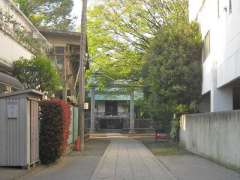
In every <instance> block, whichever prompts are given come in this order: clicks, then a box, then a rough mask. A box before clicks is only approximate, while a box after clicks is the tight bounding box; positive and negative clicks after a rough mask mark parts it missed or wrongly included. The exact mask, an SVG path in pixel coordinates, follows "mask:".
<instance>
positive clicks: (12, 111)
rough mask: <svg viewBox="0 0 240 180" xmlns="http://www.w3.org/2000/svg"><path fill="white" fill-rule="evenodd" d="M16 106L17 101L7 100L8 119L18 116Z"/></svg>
mask: <svg viewBox="0 0 240 180" xmlns="http://www.w3.org/2000/svg"><path fill="white" fill-rule="evenodd" d="M17 114H18V106H17V103H15V102H14V103H13V102H9V103H8V105H7V115H8V119H16V118H17V117H18V115H17Z"/></svg>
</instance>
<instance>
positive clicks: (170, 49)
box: [143, 21, 201, 130]
mask: <svg viewBox="0 0 240 180" xmlns="http://www.w3.org/2000/svg"><path fill="white" fill-rule="evenodd" d="M180 22H181V21H179V22H177V23H176V24H173V25H166V26H165V27H163V28H162V29H161V30H159V32H158V34H157V35H156V37H155V38H154V39H153V40H152V42H151V45H150V48H149V50H148V51H147V53H146V55H145V56H144V60H145V65H144V68H143V76H144V87H145V89H144V90H145V95H146V99H147V101H148V107H149V108H148V112H149V113H150V115H151V117H152V118H153V119H154V120H156V121H159V122H160V126H161V127H162V128H164V129H168V130H169V129H170V122H171V120H172V119H173V114H174V113H175V114H176V115H178V113H189V112H196V111H197V110H198V107H197V104H198V101H199V98H200V95H201V35H200V33H199V28H198V25H197V24H196V23H191V24H189V23H182V22H181V23H180ZM184 22H185V21H184Z"/></svg>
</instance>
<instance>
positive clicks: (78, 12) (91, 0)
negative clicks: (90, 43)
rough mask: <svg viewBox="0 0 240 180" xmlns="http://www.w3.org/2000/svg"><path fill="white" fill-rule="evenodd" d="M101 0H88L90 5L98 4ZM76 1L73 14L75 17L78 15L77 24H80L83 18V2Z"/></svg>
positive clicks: (74, 0)
mask: <svg viewBox="0 0 240 180" xmlns="http://www.w3.org/2000/svg"><path fill="white" fill-rule="evenodd" d="M100 1H101V0H88V6H94V5H96V4H98V3H99V2H100ZM73 2H74V7H73V11H72V16H73V17H77V18H78V19H77V21H76V26H79V25H80V20H81V9H82V6H81V2H82V0H73Z"/></svg>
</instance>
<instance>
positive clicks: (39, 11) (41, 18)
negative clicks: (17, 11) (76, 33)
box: [15, 0, 74, 30]
mask: <svg viewBox="0 0 240 180" xmlns="http://www.w3.org/2000/svg"><path fill="white" fill-rule="evenodd" d="M15 2H16V3H18V4H19V5H20V8H21V10H22V11H23V12H24V14H25V15H26V16H27V17H28V18H29V19H30V20H31V21H32V22H33V24H34V25H35V26H38V27H47V28H49V29H57V30H69V29H72V28H73V27H72V23H73V20H74V19H73V18H72V17H71V12H72V8H73V1H72V0H32V1H30V2H29V1H28V0H15Z"/></svg>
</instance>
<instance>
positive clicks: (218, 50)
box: [189, 0, 240, 112]
mask: <svg viewBox="0 0 240 180" xmlns="http://www.w3.org/2000/svg"><path fill="white" fill-rule="evenodd" d="M189 16H190V20H191V21H192V20H196V21H197V22H198V23H199V24H200V28H201V33H202V37H203V55H202V63H203V82H202V94H203V97H204V98H203V104H202V108H201V110H202V111H204V112H207V111H211V112H218V111H229V110H234V109H240V79H239V78H240V1H239V0H189Z"/></svg>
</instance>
